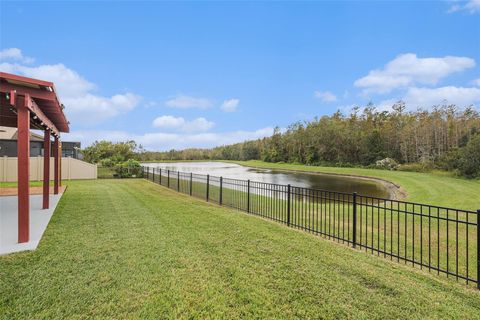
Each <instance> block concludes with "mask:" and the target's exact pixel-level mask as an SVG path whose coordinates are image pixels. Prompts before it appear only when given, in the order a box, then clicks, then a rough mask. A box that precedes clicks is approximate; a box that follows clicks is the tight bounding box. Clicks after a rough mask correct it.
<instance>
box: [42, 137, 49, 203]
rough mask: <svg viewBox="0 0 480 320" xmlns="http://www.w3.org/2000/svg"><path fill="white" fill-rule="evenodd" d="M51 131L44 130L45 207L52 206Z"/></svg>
mask: <svg viewBox="0 0 480 320" xmlns="http://www.w3.org/2000/svg"><path fill="white" fill-rule="evenodd" d="M50 144H51V142H50V131H49V130H48V129H46V130H45V131H44V132H43V206H42V208H43V209H48V208H49V206H50V203H49V202H50Z"/></svg>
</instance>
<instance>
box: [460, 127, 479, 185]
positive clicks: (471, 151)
mask: <svg viewBox="0 0 480 320" xmlns="http://www.w3.org/2000/svg"><path fill="white" fill-rule="evenodd" d="M459 153H460V157H459V160H458V164H457V166H458V170H459V172H460V174H461V175H463V176H466V177H470V178H476V177H480V134H477V135H475V137H473V138H472V139H471V140H470V141H469V142H468V143H467V145H466V146H465V147H464V148H461V149H460V152H459Z"/></svg>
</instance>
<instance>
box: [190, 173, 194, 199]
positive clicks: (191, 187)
mask: <svg viewBox="0 0 480 320" xmlns="http://www.w3.org/2000/svg"><path fill="white" fill-rule="evenodd" d="M192 190H193V173H192V172H190V195H192Z"/></svg>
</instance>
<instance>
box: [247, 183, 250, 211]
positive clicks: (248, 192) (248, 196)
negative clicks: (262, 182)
mask: <svg viewBox="0 0 480 320" xmlns="http://www.w3.org/2000/svg"><path fill="white" fill-rule="evenodd" d="M247 212H250V179H248V180H247Z"/></svg>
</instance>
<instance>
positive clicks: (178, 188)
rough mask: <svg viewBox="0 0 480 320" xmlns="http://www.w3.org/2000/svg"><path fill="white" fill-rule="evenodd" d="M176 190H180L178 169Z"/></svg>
mask: <svg viewBox="0 0 480 320" xmlns="http://www.w3.org/2000/svg"><path fill="white" fill-rule="evenodd" d="M177 192H180V171H178V172H177Z"/></svg>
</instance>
